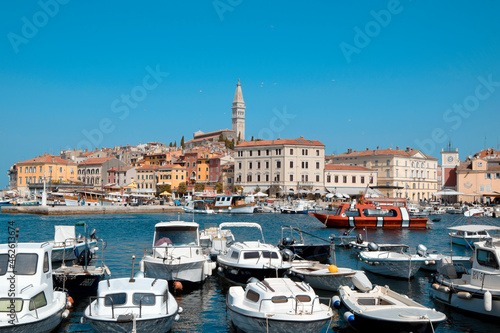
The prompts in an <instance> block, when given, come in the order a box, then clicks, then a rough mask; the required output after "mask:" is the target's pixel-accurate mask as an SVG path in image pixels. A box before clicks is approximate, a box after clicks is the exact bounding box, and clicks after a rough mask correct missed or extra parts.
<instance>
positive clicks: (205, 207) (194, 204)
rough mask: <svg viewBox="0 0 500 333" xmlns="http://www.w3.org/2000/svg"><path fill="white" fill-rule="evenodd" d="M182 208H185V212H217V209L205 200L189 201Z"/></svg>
mask: <svg viewBox="0 0 500 333" xmlns="http://www.w3.org/2000/svg"><path fill="white" fill-rule="evenodd" d="M182 208H183V209H184V212H186V213H189V214H215V211H214V210H213V209H212V208H211V207H210V205H209V204H208V202H206V201H205V200H193V201H188V203H187V204H186V206H184V207H182Z"/></svg>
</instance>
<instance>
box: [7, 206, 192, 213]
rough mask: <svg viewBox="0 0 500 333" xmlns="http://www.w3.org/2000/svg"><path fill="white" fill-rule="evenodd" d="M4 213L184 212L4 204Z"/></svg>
mask: <svg viewBox="0 0 500 333" xmlns="http://www.w3.org/2000/svg"><path fill="white" fill-rule="evenodd" d="M0 212H1V213H2V214H36V215H87V214H144V213H146V214H148V213H183V212H184V209H182V207H179V206H177V207H176V206H126V207H124V206H56V207H52V206H2V207H1V208H0Z"/></svg>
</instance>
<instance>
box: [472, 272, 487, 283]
mask: <svg viewBox="0 0 500 333" xmlns="http://www.w3.org/2000/svg"><path fill="white" fill-rule="evenodd" d="M483 278H484V273H482V272H479V271H472V280H478V281H483Z"/></svg>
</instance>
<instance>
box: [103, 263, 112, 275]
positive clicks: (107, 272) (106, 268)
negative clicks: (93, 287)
mask: <svg viewBox="0 0 500 333" xmlns="http://www.w3.org/2000/svg"><path fill="white" fill-rule="evenodd" d="M104 271H105V272H106V274H108V276H111V271H110V270H109V268H108V266H106V265H104Z"/></svg>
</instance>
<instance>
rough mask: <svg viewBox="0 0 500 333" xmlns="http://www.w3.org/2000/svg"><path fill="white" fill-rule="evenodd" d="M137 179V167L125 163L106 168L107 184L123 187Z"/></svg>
mask: <svg viewBox="0 0 500 333" xmlns="http://www.w3.org/2000/svg"><path fill="white" fill-rule="evenodd" d="M134 179H137V168H135V167H132V166H129V165H125V166H120V167H115V168H111V169H109V170H108V178H107V185H116V186H117V187H125V186H127V185H128V184H130V183H131V182H132V181H133V180H134Z"/></svg>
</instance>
